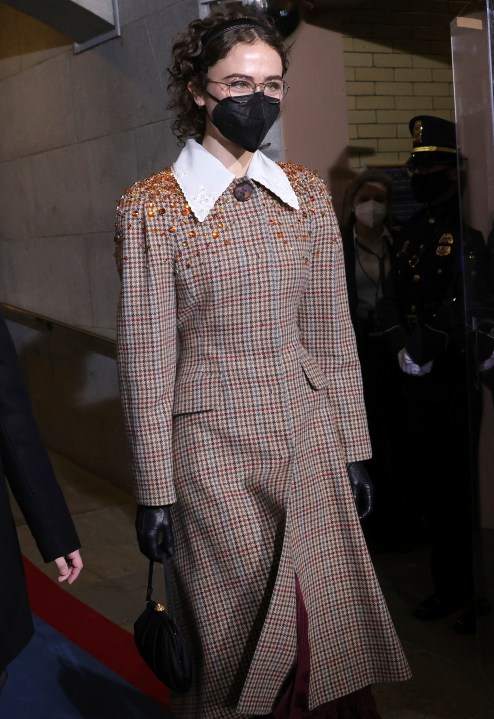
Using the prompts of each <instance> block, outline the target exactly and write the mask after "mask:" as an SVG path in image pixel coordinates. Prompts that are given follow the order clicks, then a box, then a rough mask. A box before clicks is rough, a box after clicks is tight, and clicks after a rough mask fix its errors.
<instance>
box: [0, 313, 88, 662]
mask: <svg viewBox="0 0 494 719" xmlns="http://www.w3.org/2000/svg"><path fill="white" fill-rule="evenodd" d="M0 476H1V477H2V479H1V480H0V671H1V670H2V669H3V668H4V667H5V666H6V665H7V664H8V663H9V662H10V661H11V660H12V659H14V657H15V656H16V655H17V654H18V653H19V652H20V651H21V649H23V647H24V646H25V645H26V644H27V642H28V641H29V639H30V638H31V636H32V634H33V624H32V619H31V611H30V607H29V602H28V596H27V589H26V584H25V579H24V573H23V568H22V562H21V552H20V548H19V542H18V538H17V532H16V528H15V524H14V519H13V516H12V510H11V506H10V502H9V495H8V491H7V482H8V483H9V485H10V488H11V490H12V493H13V494H14V496H15V498H16V500H17V502H18V504H19V506H20V508H21V511H22V513H23V514H24V517H25V519H26V522H27V524H28V526H29V529H30V530H31V532H32V534H33V536H34V538H35V540H36V543H37V546H38V548H39V551H40V553H41V556H42V557H43V559H44V561H45V562H50V561H52V560H53V559H55V558H56V557H61V556H65V555H67V554H68V553H69V552H73V551H74V550H76V549H79V547H80V543H79V538H78V536H77V533H76V530H75V527H74V523H73V521H72V518H71V516H70V513H69V510H68V507H67V504H66V502H65V499H64V496H63V494H62V491H61V489H60V486H59V484H58V482H57V479H56V477H55V474H54V472H53V468H52V466H51V463H50V460H49V457H48V455H47V453H46V450H45V448H44V445H43V442H42V440H41V437H40V434H39V431H38V428H37V426H36V424H35V421H34V419H33V415H32V410H31V403H30V399H29V396H28V393H27V391H26V388H25V386H24V383H23V380H22V376H21V372H20V367H19V362H18V358H17V354H16V350H15V346H14V343H13V342H12V339H11V336H10V334H9V331H8V328H7V325H6V323H5V320H4V319H3V318H1V317H0Z"/></svg>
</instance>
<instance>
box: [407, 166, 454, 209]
mask: <svg viewBox="0 0 494 719" xmlns="http://www.w3.org/2000/svg"><path fill="white" fill-rule="evenodd" d="M448 173H449V169H447V170H439V171H438V172H430V173H429V174H427V175H420V174H416V175H412V177H411V180H410V186H411V188H412V193H413V195H414V197H415V199H416V200H417V202H425V203H429V202H434V200H437V199H438V197H441V195H444V194H445V192H446V191H447V190H449V188H450V187H451V184H452V183H451V180H450V178H449V177H448Z"/></svg>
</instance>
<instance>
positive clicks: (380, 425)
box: [342, 169, 417, 551]
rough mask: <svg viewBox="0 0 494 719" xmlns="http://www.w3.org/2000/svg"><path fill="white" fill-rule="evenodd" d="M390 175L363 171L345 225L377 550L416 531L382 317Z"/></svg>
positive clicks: (395, 373)
mask: <svg viewBox="0 0 494 719" xmlns="http://www.w3.org/2000/svg"><path fill="white" fill-rule="evenodd" d="M392 191H393V183H392V180H391V177H390V176H389V175H388V174H387V173H385V172H383V171H382V170H378V169H370V170H364V172H361V173H360V175H358V176H357V177H356V178H355V179H354V180H353V181H352V182H351V183H350V185H349V186H348V188H347V191H346V193H345V201H344V206H345V208H346V212H345V213H344V215H345V219H344V222H343V225H342V236H343V251H344V255H345V268H346V281H347V290H348V299H349V304H350V314H351V316H352V321H353V325H354V329H355V335H356V338H357V349H358V354H359V358H360V364H361V369H362V381H363V386H364V397H365V406H366V410H367V421H368V425H369V434H370V437H371V444H372V458H371V459H370V460H367V461H366V463H365V465H366V467H367V469H368V471H369V474H370V477H371V479H372V481H373V484H374V487H375V496H374V509H373V512H372V514H370V515H369V516H368V517H366V519H365V520H364V522H363V529H364V533H365V536H366V538H367V542H368V544H369V546H370V548H371V549H373V550H376V551H383V550H387V549H399V550H400V549H406V548H409V547H411V546H412V543H413V535H414V534H416V533H417V529H416V528H415V531H414V530H413V527H412V525H411V521H410V522H406V521H405V519H406V516H407V514H408V512H409V511H410V508H409V507H407V501H405V500H406V499H407V498H405V497H403V496H402V492H401V490H400V477H401V476H402V474H403V472H402V471H400V469H401V463H402V461H403V460H402V458H401V457H400V456H399V455H398V454H397V452H396V449H395V448H396V447H397V446H398V444H401V443H398V441H397V440H398V436H397V435H396V433H397V432H399V431H400V428H401V418H400V415H399V411H398V405H397V401H398V395H399V391H400V386H401V385H400V383H401V377H400V374H401V372H400V368H399V367H398V364H397V362H396V360H395V358H394V357H392V356H391V354H390V352H389V349H388V346H387V342H386V340H385V337H384V335H383V331H382V328H381V327H380V324H379V319H378V316H377V310H376V306H377V302H378V300H379V299H380V298H381V297H382V295H383V288H384V287H385V284H386V282H387V279H388V276H389V272H390V269H391V264H392V262H394V252H393V244H394V241H395V236H396V233H397V230H398V228H397V227H395V226H394V224H393V219H392V213H391V203H392Z"/></svg>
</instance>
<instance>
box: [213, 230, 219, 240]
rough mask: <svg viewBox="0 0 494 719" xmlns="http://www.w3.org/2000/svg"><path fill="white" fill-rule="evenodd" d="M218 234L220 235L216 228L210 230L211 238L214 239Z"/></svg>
mask: <svg viewBox="0 0 494 719" xmlns="http://www.w3.org/2000/svg"><path fill="white" fill-rule="evenodd" d="M219 236H220V233H219V232H217V231H216V230H213V231H212V233H211V237H213V239H215V240H216V239H218V237H219Z"/></svg>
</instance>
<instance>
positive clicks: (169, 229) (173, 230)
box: [168, 225, 177, 232]
mask: <svg viewBox="0 0 494 719" xmlns="http://www.w3.org/2000/svg"><path fill="white" fill-rule="evenodd" d="M176 231H177V228H176V227H175V225H171V226H170V227H169V228H168V232H176Z"/></svg>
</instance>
